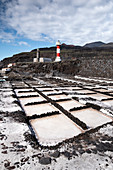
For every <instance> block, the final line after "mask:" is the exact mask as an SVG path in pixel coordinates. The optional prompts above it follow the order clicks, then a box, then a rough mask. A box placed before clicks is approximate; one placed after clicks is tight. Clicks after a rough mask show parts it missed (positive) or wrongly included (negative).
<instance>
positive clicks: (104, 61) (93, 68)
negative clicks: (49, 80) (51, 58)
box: [14, 56, 113, 78]
mask: <svg viewBox="0 0 113 170" xmlns="http://www.w3.org/2000/svg"><path fill="white" fill-rule="evenodd" d="M23 64H24V65H25V63H19V64H17V66H16V67H15V68H14V70H17V71H19V72H20V73H22V74H23V73H25V76H26V75H27V74H28V75H29V76H30V75H33V74H34V75H35V74H36V75H42V76H45V75H47V74H51V76H52V75H67V76H68V75H71V76H74V75H81V76H85V77H89V76H91V77H104V78H113V56H111V57H110V56H109V57H108V56H107V57H79V58H77V59H76V60H71V61H69V60H67V61H63V62H59V63H55V62H52V63H28V64H27V65H25V66H26V67H25V68H24V66H23Z"/></svg>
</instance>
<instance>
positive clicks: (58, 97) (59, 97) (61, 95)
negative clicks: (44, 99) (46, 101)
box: [49, 94, 70, 100]
mask: <svg viewBox="0 0 113 170" xmlns="http://www.w3.org/2000/svg"><path fill="white" fill-rule="evenodd" d="M49 98H51V99H52V100H59V99H70V97H68V96H66V95H65V94H59V95H53V96H49Z"/></svg>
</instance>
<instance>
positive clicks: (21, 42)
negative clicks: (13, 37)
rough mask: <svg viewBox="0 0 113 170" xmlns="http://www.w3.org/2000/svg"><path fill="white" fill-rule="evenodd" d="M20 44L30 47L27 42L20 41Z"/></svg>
mask: <svg viewBox="0 0 113 170" xmlns="http://www.w3.org/2000/svg"><path fill="white" fill-rule="evenodd" d="M18 44H19V45H26V46H29V44H28V43H27V42H25V41H20V42H18Z"/></svg>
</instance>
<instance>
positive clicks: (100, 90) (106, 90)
mask: <svg viewBox="0 0 113 170" xmlns="http://www.w3.org/2000/svg"><path fill="white" fill-rule="evenodd" d="M95 90H96V91H99V92H111V90H108V89H95Z"/></svg>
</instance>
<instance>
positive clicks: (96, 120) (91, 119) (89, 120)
mask: <svg viewBox="0 0 113 170" xmlns="http://www.w3.org/2000/svg"><path fill="white" fill-rule="evenodd" d="M71 114H72V115H73V116H75V117H77V118H78V119H80V120H81V121H83V122H84V123H86V125H87V126H89V127H90V128H96V127H98V126H101V125H103V124H105V123H108V122H112V118H111V117H109V116H106V115H104V114H103V113H102V112H100V111H97V110H95V109H92V108H87V109H82V110H79V111H72V112H71Z"/></svg>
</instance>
